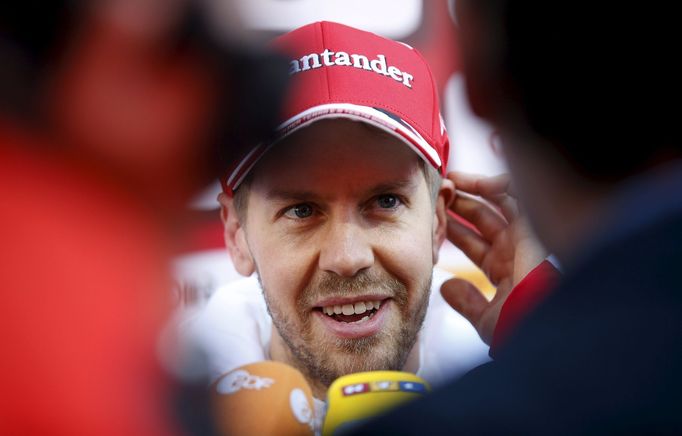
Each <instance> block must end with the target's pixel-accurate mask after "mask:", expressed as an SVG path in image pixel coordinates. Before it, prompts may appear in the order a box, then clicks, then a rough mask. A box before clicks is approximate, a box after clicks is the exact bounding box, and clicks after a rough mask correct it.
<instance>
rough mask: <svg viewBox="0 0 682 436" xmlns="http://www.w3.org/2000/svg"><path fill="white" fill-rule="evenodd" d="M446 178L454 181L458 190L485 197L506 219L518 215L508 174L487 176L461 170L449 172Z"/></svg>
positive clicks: (510, 219)
mask: <svg viewBox="0 0 682 436" xmlns="http://www.w3.org/2000/svg"><path fill="white" fill-rule="evenodd" d="M448 178H449V179H450V180H452V181H453V182H454V183H455V187H456V188H457V190H458V191H461V192H465V193H467V194H470V195H475V196H478V197H481V198H484V199H486V200H487V201H489V202H491V203H492V204H494V205H495V206H497V207H499V209H500V212H501V213H502V215H503V216H504V217H505V219H507V221H509V222H511V221H513V220H514V219H515V218H516V217H517V216H518V215H519V207H518V204H517V201H516V199H515V198H514V195H513V193H512V188H511V179H510V178H509V175H508V174H500V175H498V176H493V177H487V176H481V175H475V174H467V173H461V172H450V173H448Z"/></svg>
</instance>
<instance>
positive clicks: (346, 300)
mask: <svg viewBox="0 0 682 436" xmlns="http://www.w3.org/2000/svg"><path fill="white" fill-rule="evenodd" d="M389 298H391V297H389V296H386V295H359V296H353V297H333V298H327V299H326V300H322V301H319V302H317V303H315V304H313V308H316V309H320V308H323V307H327V306H343V305H344V304H355V303H360V302H365V301H381V302H382V303H383V302H384V300H388V299H389Z"/></svg>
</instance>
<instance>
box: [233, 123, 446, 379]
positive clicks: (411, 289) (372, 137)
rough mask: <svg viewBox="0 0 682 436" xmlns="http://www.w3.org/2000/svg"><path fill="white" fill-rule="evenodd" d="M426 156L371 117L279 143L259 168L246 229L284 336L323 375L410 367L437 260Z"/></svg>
mask: <svg viewBox="0 0 682 436" xmlns="http://www.w3.org/2000/svg"><path fill="white" fill-rule="evenodd" d="M419 159H420V158H419V157H418V156H417V155H416V154H415V153H414V152H413V151H412V150H411V149H410V148H409V147H407V146H406V145H405V144H403V143H402V142H401V141H399V140H398V139H396V138H394V137H392V136H390V135H387V134H383V133H379V131H378V130H375V129H373V128H371V127H369V126H366V125H363V124H362V123H359V122H353V121H345V120H344V121H342V120H327V121H319V122H316V123H314V124H313V125H311V126H310V127H307V128H304V129H302V130H300V131H299V132H297V133H295V134H293V135H292V136H290V137H289V138H288V139H287V140H285V141H283V142H281V143H279V144H277V145H275V146H274V147H273V148H272V149H271V150H270V151H268V153H266V155H265V156H264V158H263V160H262V161H261V162H259V164H258V165H257V167H256V168H254V170H253V175H252V179H251V182H250V185H249V187H248V189H249V192H248V199H247V208H246V217H245V222H244V223H243V224H242V226H243V228H244V232H245V239H246V245H247V246H248V251H249V255H250V256H251V257H252V259H253V262H254V264H255V268H256V271H257V272H258V275H259V278H260V281H261V285H262V287H263V291H264V295H265V299H266V302H267V305H268V309H269V311H270V314H271V315H272V319H273V322H274V325H275V327H276V330H277V332H275V337H273V341H281V342H282V344H283V346H284V348H285V351H286V354H287V356H288V360H289V362H288V363H291V364H293V365H295V366H297V367H298V368H299V369H301V370H302V371H303V372H304V373H306V375H307V376H308V377H309V379H311V380H312V381H314V382H316V383H319V384H322V385H323V386H328V385H329V384H330V383H331V382H332V381H333V380H334V379H336V378H337V377H339V376H341V375H344V374H348V373H352V372H359V371H367V370H378V369H394V370H400V369H402V367H403V365H404V363H405V360H406V359H407V355H408V354H409V352H410V350H411V348H412V346H413V345H414V342H415V340H416V337H417V333H418V331H419V329H420V327H421V324H422V321H423V318H424V314H425V311H426V307H427V303H428V296H429V289H430V284H431V274H432V268H433V264H434V255H433V245H434V223H435V213H434V208H433V205H432V201H431V198H430V191H429V188H428V186H427V183H426V180H425V177H424V173H423V171H422V168H421V165H420V160H419ZM277 334H279V337H277Z"/></svg>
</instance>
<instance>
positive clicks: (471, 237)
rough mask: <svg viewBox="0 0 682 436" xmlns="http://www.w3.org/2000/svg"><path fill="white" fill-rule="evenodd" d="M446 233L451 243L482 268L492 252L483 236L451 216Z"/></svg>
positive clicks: (449, 216)
mask: <svg viewBox="0 0 682 436" xmlns="http://www.w3.org/2000/svg"><path fill="white" fill-rule="evenodd" d="M445 232H446V236H447V238H448V240H449V241H450V242H452V243H453V244H454V245H455V246H456V247H457V248H459V249H460V250H462V252H463V253H464V254H465V255H466V256H467V257H468V258H469V259H471V261H472V262H473V263H474V264H476V265H477V266H479V267H480V266H481V264H482V263H483V259H485V256H486V254H488V252H489V251H490V244H489V243H488V242H486V240H485V239H484V238H483V237H482V236H481V235H479V234H478V233H476V231H474V230H473V229H472V228H470V227H469V226H467V225H466V224H464V223H462V222H460V221H459V220H458V219H457V218H456V217H453V216H451V215H448V221H447V225H446V229H445Z"/></svg>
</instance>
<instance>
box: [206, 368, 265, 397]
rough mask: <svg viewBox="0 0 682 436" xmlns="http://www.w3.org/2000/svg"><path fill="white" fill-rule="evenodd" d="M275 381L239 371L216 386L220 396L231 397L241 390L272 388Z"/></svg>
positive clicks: (229, 375) (228, 375)
mask: <svg viewBox="0 0 682 436" xmlns="http://www.w3.org/2000/svg"><path fill="white" fill-rule="evenodd" d="M274 383H275V381H274V380H273V379H271V378H267V377H259V376H257V375H251V374H249V372H248V371H245V370H243V369H237V370H234V371H232V372H230V373H227V375H225V377H223V378H222V379H220V381H219V382H218V384H217V385H216V390H217V391H218V393H220V394H225V395H231V394H234V393H236V392H239V391H240V390H241V389H253V390H260V389H266V388H269V387H270V386H272V385H273V384H274Z"/></svg>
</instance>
